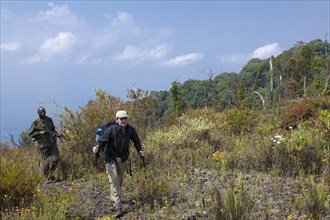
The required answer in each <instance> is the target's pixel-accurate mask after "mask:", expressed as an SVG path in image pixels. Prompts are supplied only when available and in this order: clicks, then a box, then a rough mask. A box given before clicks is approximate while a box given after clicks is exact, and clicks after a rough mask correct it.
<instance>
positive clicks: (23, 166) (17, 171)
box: [0, 146, 42, 211]
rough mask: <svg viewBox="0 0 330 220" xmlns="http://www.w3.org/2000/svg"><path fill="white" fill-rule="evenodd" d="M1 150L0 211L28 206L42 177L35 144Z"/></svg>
mask: <svg viewBox="0 0 330 220" xmlns="http://www.w3.org/2000/svg"><path fill="white" fill-rule="evenodd" d="M0 151H1V152H0V154H1V157H0V186H1V187H0V203H1V208H0V211H4V210H5V209H8V210H9V209H12V208H13V207H21V206H23V207H24V206H27V205H28V204H29V203H30V202H31V201H32V198H33V195H34V192H35V186H36V184H37V183H38V182H39V181H40V180H41V179H42V177H41V175H40V172H39V167H38V161H39V159H38V157H37V151H36V150H35V146H33V147H31V146H30V147H24V148H17V149H12V150H6V149H0Z"/></svg>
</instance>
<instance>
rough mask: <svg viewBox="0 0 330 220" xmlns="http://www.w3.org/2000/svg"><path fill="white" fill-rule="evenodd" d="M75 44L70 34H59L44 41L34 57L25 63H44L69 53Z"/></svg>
mask: <svg viewBox="0 0 330 220" xmlns="http://www.w3.org/2000/svg"><path fill="white" fill-rule="evenodd" d="M76 42H77V37H76V36H75V35H74V34H72V33H71V32H60V33H58V34H57V36H55V37H53V38H49V39H46V40H45V41H44V43H43V44H42V45H41V46H40V48H39V51H38V53H37V54H36V55H34V56H32V57H31V58H30V59H28V60H27V63H37V62H46V61H49V60H50V59H51V57H53V56H55V55H58V54H63V53H65V52H67V51H69V50H70V49H71V48H72V47H73V46H74V45H75V44H76Z"/></svg>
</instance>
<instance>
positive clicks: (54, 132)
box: [34, 126, 62, 140]
mask: <svg viewBox="0 0 330 220" xmlns="http://www.w3.org/2000/svg"><path fill="white" fill-rule="evenodd" d="M34 130H35V131H44V132H46V133H48V134H49V136H50V137H54V136H55V137H58V138H60V139H61V140H62V136H61V135H60V134H58V133H57V132H56V131H51V130H49V129H47V128H43V127H39V126H37V127H35V128H34Z"/></svg>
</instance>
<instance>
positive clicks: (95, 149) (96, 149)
mask: <svg viewBox="0 0 330 220" xmlns="http://www.w3.org/2000/svg"><path fill="white" fill-rule="evenodd" d="M98 152H99V145H96V146H94V147H93V153H94V154H97V153H98Z"/></svg>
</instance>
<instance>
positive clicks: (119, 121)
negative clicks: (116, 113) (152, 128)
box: [117, 117, 128, 127]
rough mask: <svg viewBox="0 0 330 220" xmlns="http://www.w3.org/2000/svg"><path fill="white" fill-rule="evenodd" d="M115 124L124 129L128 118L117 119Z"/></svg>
mask: <svg viewBox="0 0 330 220" xmlns="http://www.w3.org/2000/svg"><path fill="white" fill-rule="evenodd" d="M117 123H118V124H119V125H120V126H123V127H125V126H126V125H127V123H128V118H126V117H125V118H117Z"/></svg>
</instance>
